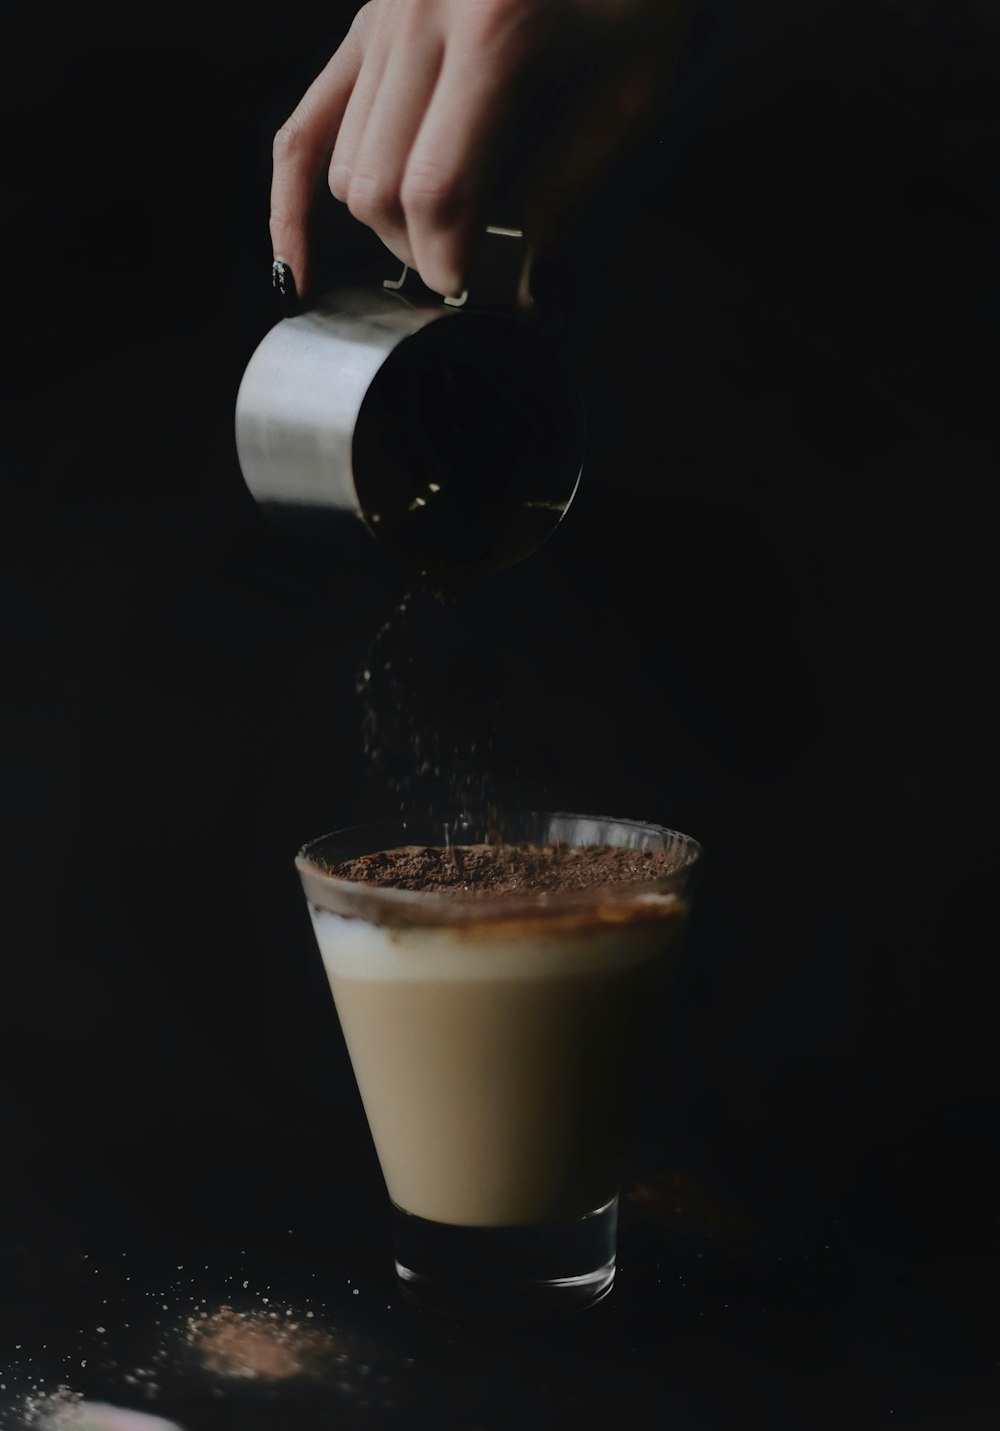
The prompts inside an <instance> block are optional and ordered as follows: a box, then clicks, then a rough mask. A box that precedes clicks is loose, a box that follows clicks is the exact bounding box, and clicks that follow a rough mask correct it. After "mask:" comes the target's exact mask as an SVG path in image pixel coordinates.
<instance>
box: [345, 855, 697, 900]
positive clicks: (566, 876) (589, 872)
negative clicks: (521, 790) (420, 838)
mask: <svg viewBox="0 0 1000 1431" xmlns="http://www.w3.org/2000/svg"><path fill="white" fill-rule="evenodd" d="M675 868H676V865H675V863H674V861H673V860H672V859H671V857H670V856H669V855H668V854H667V852H666V851H665V850H655V849H630V848H627V847H625V846H612V845H587V846H584V847H575V846H570V845H563V844H553V845H528V844H518V845H452V846H448V847H445V846H417V845H411V846H406V847H404V848H402V849H396V850H380V851H378V852H377V853H375V854H370V855H361V856H360V857H359V858H357V859H353V860H345V861H344V862H343V863H342V864H339V865H327V866H326V870H327V873H328V874H331V875H334V876H336V877H337V878H338V879H347V880H353V881H355V882H356V883H359V884H371V885H379V886H381V887H383V888H390V889H405V890H419V891H423V892H425V893H428V894H463V895H466V894H471V895H490V896H493V897H496V896H498V895H530V894H555V893H559V892H562V891H572V890H585V889H596V888H601V887H603V886H605V885H616V884H625V883H628V884H631V883H635V882H637V881H642V880H651V879H656V878H657V877H658V876H662V875H665V874H670V873H671V872H672V870H674V869H675Z"/></svg>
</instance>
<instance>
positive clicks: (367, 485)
mask: <svg viewBox="0 0 1000 1431" xmlns="http://www.w3.org/2000/svg"><path fill="white" fill-rule="evenodd" d="M491 245H492V247H491ZM483 251H484V256H485V257H486V258H487V259H489V258H493V260H494V261H493V263H492V265H490V264H489V263H487V265H486V268H485V270H484V267H483V264H482V262H481V263H480V272H481V273H482V272H485V274H486V277H485V278H484V280H483V282H482V283H481V284H480V285H479V286H478V287H477V286H476V283H475V274H474V275H473V279H471V280H470V290H469V292H468V293H467V294H466V295H463V297H462V299H459V300H447V299H445V300H443V301H442V300H439V299H436V298H435V297H434V296H432V295H430V294H429V293H428V292H427V290H424V289H423V288H422V287H421V288H420V291H419V293H414V292H413V291H412V287H411V288H410V289H407V288H406V280H407V271H406V269H404V270H403V277H402V278H401V279H400V280H398V281H396V282H387V283H386V284H384V285H383V287H382V288H381V289H377V288H373V289H371V290H369V289H364V288H352V289H345V290H340V291H337V292H333V293H330V294H328V295H327V296H326V297H324V298H323V299H321V300H320V301H319V302H318V303H317V304H316V305H315V306H314V307H312V308H310V309H309V310H308V311H307V312H304V313H301V314H299V315H297V316H296V317H293V318H286V319H284V320H283V321H282V322H280V323H278V324H277V325H276V326H275V327H274V328H273V329H272V330H271V331H270V332H269V333H268V334H267V336H266V337H265V338H264V339H263V341H262V342H261V344H260V345H259V347H258V348H257V350H256V352H255V353H254V354H253V356H252V357H251V359H250V362H249V364H248V366H247V369H246V372H245V374H244V376H243V381H242V383H241V385H240V390H239V396H238V398H237V403H236V446H237V451H238V454H239V460H240V466H241V468H242V471H243V476H244V479H245V481H246V483H247V486H248V487H249V489H250V491H251V492H252V494H253V496H254V497H255V498H256V500H257V501H258V502H259V503H260V504H261V505H262V507H264V508H265V509H267V510H269V511H270V512H272V513H274V514H276V515H278V516H279V517H293V518H297V519H299V520H300V521H301V519H302V518H305V519H307V520H308V519H310V518H311V517H314V516H318V515H319V514H321V513H322V514H326V513H330V512H337V513H348V514H354V515H356V516H358V517H360V518H361V520H362V521H363V522H364V523H365V525H366V526H367V527H368V529H369V531H370V532H371V533H372V535H373V536H374V537H375V538H376V539H377V540H378V541H379V542H380V543H382V544H383V545H384V546H385V547H386V548H387V549H388V550H389V551H391V552H393V553H394V554H395V555H396V556H397V557H399V558H400V559H402V560H403V561H405V562H406V563H407V564H408V565H410V566H412V567H415V568H417V569H419V570H420V571H421V572H422V573H424V574H425V575H426V576H428V577H429V578H430V579H431V580H432V581H437V582H440V583H441V584H442V585H447V584H449V583H452V582H458V583H460V582H461V581H463V580H464V579H467V578H470V577H472V576H475V575H478V574H480V573H484V572H488V571H495V570H498V569H500V568H502V567H505V566H509V565H511V564H513V563H514V562H516V561H519V560H521V558H523V557H525V556H527V555H528V554H529V553H530V552H531V551H533V550H534V549H535V548H536V547H537V546H538V545H539V543H540V542H541V541H543V540H544V539H545V537H546V536H547V535H548V534H549V532H550V531H551V530H552V529H553V528H554V527H555V526H556V525H557V524H558V522H559V521H560V520H561V518H562V516H563V514H564V513H565V511H566V509H567V508H568V506H569V504H570V502H571V500H572V498H573V494H574V492H575V491H576V488H577V484H578V481H579V477H580V471H581V466H582V461H583V448H584V414H583V406H582V402H581V399H580V395H579V392H578V390H577V388H576V386H575V384H574V382H573V380H572V378H571V377H570V376H569V374H568V372H567V371H566V369H565V367H564V365H563V363H562V361H561V359H560V357H559V356H558V354H557V351H556V349H555V347H554V345H553V344H552V342H551V340H550V339H549V338H548V337H547V336H546V335H545V334H544V332H543V331H542V330H541V328H540V327H539V326H538V324H537V323H536V322H535V321H533V318H532V316H531V314H530V305H529V303H528V302H526V296H527V294H528V291H529V290H528V278H527V265H526V264H525V263H523V261H519V262H518V263H516V264H512V263H511V256H512V255H513V256H517V257H518V258H520V256H521V255H522V254H523V246H522V239H521V235H520V234H519V233H518V232H517V231H514V230H501V229H491V230H488V231H487V236H486V240H485V241H484V245H483ZM498 254H499V256H500V259H499V262H498V261H496V256H497V255H498ZM498 275H499V276H498ZM512 279H513V281H511V280H512ZM505 280H506V281H505ZM526 309H529V311H525V310H526Z"/></svg>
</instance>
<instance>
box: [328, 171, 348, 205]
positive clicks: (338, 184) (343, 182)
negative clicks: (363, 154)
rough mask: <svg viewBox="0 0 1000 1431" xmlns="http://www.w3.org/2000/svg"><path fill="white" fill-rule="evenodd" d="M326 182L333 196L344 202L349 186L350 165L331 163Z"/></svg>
mask: <svg viewBox="0 0 1000 1431" xmlns="http://www.w3.org/2000/svg"><path fill="white" fill-rule="evenodd" d="M327 183H328V184H329V187H330V193H331V194H332V195H333V197H334V198H335V199H339V200H340V202H341V203H342V204H346V203H347V193H348V190H349V189H350V186H351V166H350V165H349V164H331V165H330V172H329V174H328V175H327Z"/></svg>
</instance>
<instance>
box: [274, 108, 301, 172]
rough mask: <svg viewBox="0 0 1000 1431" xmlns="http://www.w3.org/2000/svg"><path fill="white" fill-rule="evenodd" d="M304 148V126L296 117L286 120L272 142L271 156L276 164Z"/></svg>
mask: <svg viewBox="0 0 1000 1431" xmlns="http://www.w3.org/2000/svg"><path fill="white" fill-rule="evenodd" d="M301 148H302V126H301V125H300V124H299V122H298V120H297V119H296V118H295V116H294V115H292V117H291V118H290V119H286V120H285V122H284V124H283V125H282V126H281V128H280V129H279V130H278V132H277V133H276V134H275V136H274V138H273V140H272V141H271V156H272V158H273V159H274V162H275V163H276V164H280V163H281V162H282V161H283V160H285V159H288V158H291V156H292V155H294V154H295V153H296V151H297V150H299V149H301Z"/></svg>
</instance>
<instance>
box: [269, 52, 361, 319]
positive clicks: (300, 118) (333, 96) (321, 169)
mask: <svg viewBox="0 0 1000 1431" xmlns="http://www.w3.org/2000/svg"><path fill="white" fill-rule="evenodd" d="M362 58H363V49H362V46H361V44H360V43H359V42H358V40H357V38H356V36H355V31H354V29H352V30H351V32H350V33H349V34H348V36H347V38H346V39H345V40H344V42H343V44H342V45H341V46H340V48H339V49H338V50H337V51H336V53H335V54H334V55H333V58H332V59H331V60H330V62H329V64H327V65H326V67H325V68H324V69H323V71H322V72H321V73H320V74H319V75H317V77H316V79H314V80H313V82H312V84H311V85H310V86H309V88H308V89H307V90H306V92H305V94H304V95H303V96H302V98H301V100H300V101H299V103H298V105H297V106H296V108H295V110H294V111H293V112H292V114H291V115H289V117H288V119H286V120H285V122H284V124H283V125H282V126H281V128H280V129H279V130H278V132H277V134H276V135H275V136H274V144H273V148H272V155H273V165H274V167H273V171H272V176H271V214H270V218H269V220H268V223H269V227H270V230H271V247H272V249H273V252H274V257H275V258H276V259H281V260H283V261H284V262H285V263H286V264H287V265H288V266H289V267H290V268H291V270H292V274H293V276H294V278H295V284H296V287H297V289H298V292H299V294H300V295H302V294H304V293H305V292H306V290H307V288H308V286H309V212H310V210H311V208H312V205H313V200H314V199H315V197H316V191H317V188H318V187H319V180H320V177H321V176H322V175H324V174H325V172H326V167H327V164H328V162H329V159H330V155H331V153H332V152H333V146H334V143H335V142H336V138H337V131H338V130H339V128H340V124H341V121H342V119H343V117H344V111H345V109H346V108H347V101H348V100H349V99H350V97H351V91H352V90H353V88H354V85H355V82H356V80H357V77H358V72H359V70H360V68H361V60H362Z"/></svg>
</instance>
